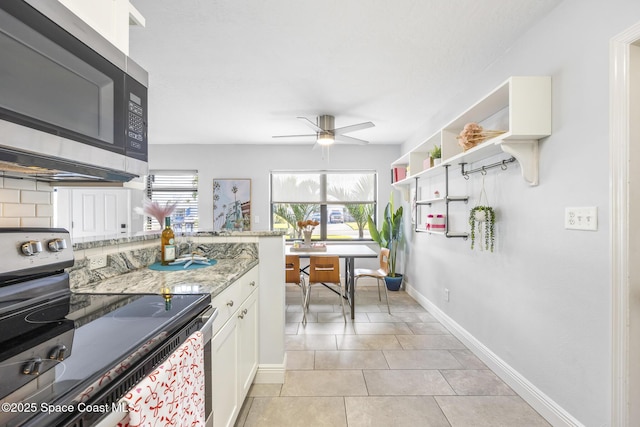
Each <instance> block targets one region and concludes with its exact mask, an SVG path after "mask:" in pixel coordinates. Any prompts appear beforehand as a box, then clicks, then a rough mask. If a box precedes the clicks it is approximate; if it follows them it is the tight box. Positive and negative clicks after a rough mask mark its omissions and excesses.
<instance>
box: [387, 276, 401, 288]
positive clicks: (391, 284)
mask: <svg viewBox="0 0 640 427" xmlns="http://www.w3.org/2000/svg"><path fill="white" fill-rule="evenodd" d="M384 283H385V285H387V289H388V290H390V291H399V290H400V286H402V274H400V273H396V276H395V277H391V276H386V277H385V278H384Z"/></svg>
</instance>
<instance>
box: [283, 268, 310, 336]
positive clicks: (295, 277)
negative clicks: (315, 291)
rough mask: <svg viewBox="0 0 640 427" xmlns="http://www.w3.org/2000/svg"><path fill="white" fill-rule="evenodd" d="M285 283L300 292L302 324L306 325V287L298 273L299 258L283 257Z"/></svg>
mask: <svg viewBox="0 0 640 427" xmlns="http://www.w3.org/2000/svg"><path fill="white" fill-rule="evenodd" d="M284 271H285V276H286V277H285V283H291V284H294V285H298V286H299V287H300V290H301V292H302V303H301V305H302V323H303V324H306V323H307V292H308V290H307V286H306V284H305V280H304V275H303V274H302V272H301V271H300V257H299V256H297V255H285V268H284Z"/></svg>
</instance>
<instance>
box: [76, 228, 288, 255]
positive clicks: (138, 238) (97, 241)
mask: <svg viewBox="0 0 640 427" xmlns="http://www.w3.org/2000/svg"><path fill="white" fill-rule="evenodd" d="M285 234H286V233H285V231H284V230H275V231H270V230H264V231H226V230H225V231H197V232H194V233H176V236H178V235H179V236H184V237H204V236H214V237H273V236H284V235H285ZM159 238H160V231H148V232H143V233H135V234H116V235H112V236H94V237H86V238H79V239H73V249H74V250H81V249H90V248H97V247H103V246H112V245H116V244H121V243H135V242H144V241H147V240H156V239H159Z"/></svg>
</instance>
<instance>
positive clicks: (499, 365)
mask: <svg viewBox="0 0 640 427" xmlns="http://www.w3.org/2000/svg"><path fill="white" fill-rule="evenodd" d="M405 289H406V291H407V293H408V294H409V295H410V296H411V297H412V298H413V299H415V300H416V301H417V302H418V303H419V304H420V305H421V306H422V307H424V308H425V309H426V310H427V311H428V312H429V313H430V314H431V315H432V316H433V317H435V318H436V319H438V321H439V322H440V323H442V324H443V325H444V326H445V327H446V328H447V329H449V331H450V332H451V333H452V334H453V335H454V336H455V337H456V338H458V339H459V340H460V341H461V342H462V343H463V344H464V345H466V346H467V348H469V350H471V352H473V354H475V355H476V356H477V357H478V358H479V359H480V360H482V361H483V362H484V363H485V364H486V365H487V366H488V367H489V368H490V369H491V370H493V372H495V373H496V375H498V376H499V377H500V378H501V379H502V380H503V381H504V382H505V383H507V384H508V385H509V387H511V388H512V389H513V390H514V391H515V392H516V393H518V394H519V395H520V397H522V398H523V399H524V400H525V401H526V402H527V403H528V404H529V405H531V406H532V407H533V408H534V409H535V410H536V411H538V413H539V414H540V415H542V416H543V417H544V418H545V419H546V420H547V421H548V422H549V423H551V424H552V425H553V426H556V427H560V426H562V427H584V424H582V423H580V422H579V421H578V420H576V419H575V418H574V417H573V416H571V414H569V413H568V412H567V411H565V410H564V409H563V408H562V407H560V406H559V405H558V404H557V403H556V402H554V401H553V400H552V399H551V398H550V397H549V396H547V395H546V394H544V393H543V392H542V391H540V390H539V389H538V388H537V387H536V386H535V385H533V384H532V383H531V382H530V381H528V380H527V379H526V378H525V377H523V376H522V375H521V374H520V373H519V372H517V371H516V370H515V369H513V368H512V367H511V366H510V365H508V364H507V363H506V362H505V361H504V360H502V359H501V358H500V357H498V356H497V355H496V354H495V353H493V352H492V351H491V350H490V349H489V348H487V347H486V346H485V345H484V344H482V343H481V342H480V341H478V340H477V339H476V338H475V337H474V336H473V335H471V334H470V333H469V332H468V331H467V330H466V329H464V328H463V327H462V326H460V325H459V324H458V323H456V322H455V321H454V320H453V319H452V318H450V317H449V316H447V314H446V313H444V312H443V311H442V310H440V309H439V308H438V307H437V306H436V305H434V304H433V303H432V302H431V301H429V300H428V299H427V298H426V297H424V296H423V295H422V294H420V293H419V292H418V291H417V290H416V289H415V288H414V287H412V286H411V285H410V284H408V283H406V282H405Z"/></svg>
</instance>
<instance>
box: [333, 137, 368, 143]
mask: <svg viewBox="0 0 640 427" xmlns="http://www.w3.org/2000/svg"><path fill="white" fill-rule="evenodd" d="M335 139H336V142H344V143H347V144H360V145H366V144H368V143H369V141H365V140H364V139H358V138H354V137H352V136H346V135H338V134H336V135H335Z"/></svg>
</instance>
